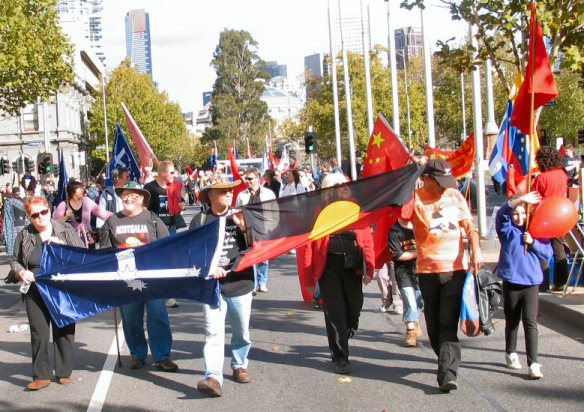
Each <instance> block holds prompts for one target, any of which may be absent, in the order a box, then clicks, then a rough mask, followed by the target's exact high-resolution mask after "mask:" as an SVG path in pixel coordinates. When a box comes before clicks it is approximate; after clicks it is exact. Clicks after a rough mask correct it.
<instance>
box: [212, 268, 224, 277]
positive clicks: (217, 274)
mask: <svg viewBox="0 0 584 412" xmlns="http://www.w3.org/2000/svg"><path fill="white" fill-rule="evenodd" d="M226 276H227V272H226V271H225V269H223V268H217V271H216V272H215V273H213V274H212V275H211V277H212V278H213V279H221V278H224V277H226Z"/></svg>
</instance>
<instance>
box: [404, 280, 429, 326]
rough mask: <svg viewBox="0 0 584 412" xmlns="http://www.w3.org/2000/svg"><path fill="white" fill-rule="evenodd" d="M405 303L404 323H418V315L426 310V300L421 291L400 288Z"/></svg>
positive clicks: (409, 287)
mask: <svg viewBox="0 0 584 412" xmlns="http://www.w3.org/2000/svg"><path fill="white" fill-rule="evenodd" d="M399 291H400V293H401V296H402V301H403V303H404V315H403V321H404V322H417V321H418V314H419V312H420V311H421V310H423V309H424V300H423V299H422V292H420V289H418V288H413V287H411V286H408V287H405V288H399Z"/></svg>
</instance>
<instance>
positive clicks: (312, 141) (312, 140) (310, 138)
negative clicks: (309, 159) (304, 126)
mask: <svg viewBox="0 0 584 412" xmlns="http://www.w3.org/2000/svg"><path fill="white" fill-rule="evenodd" d="M304 150H305V151H306V154H312V153H316V135H315V134H314V133H313V132H307V133H306V134H305V135H304Z"/></svg>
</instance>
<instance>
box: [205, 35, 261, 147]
mask: <svg viewBox="0 0 584 412" xmlns="http://www.w3.org/2000/svg"><path fill="white" fill-rule="evenodd" d="M262 65H263V62H262V61H261V60H260V58H259V56H258V55H257V42H256V41H255V40H254V39H253V38H252V37H251V35H250V34H249V33H248V32H246V31H243V30H239V31H238V30H230V29H226V30H225V31H223V32H222V33H221V34H220V35H219V43H218V44H217V47H216V49H215V53H214V54H213V60H212V61H211V66H212V67H213V68H214V69H215V72H216V73H217V79H216V80H215V84H214V85H213V95H212V97H211V102H212V104H211V115H212V119H213V126H212V127H211V128H209V129H207V131H206V132H205V135H204V136H203V142H205V143H208V142H210V141H212V140H220V142H218V143H223V145H222V146H226V144H227V143H232V142H234V141H235V143H236V144H238V145H246V144H247V142H248V141H249V142H250V144H251V146H252V147H254V148H256V147H259V146H260V143H262V142H263V138H264V136H265V134H266V132H267V128H268V120H269V116H268V106H267V105H266V103H265V102H263V101H262V100H260V97H261V95H262V93H263V92H264V83H263V82H261V81H258V78H259V77H261V76H262V74H261V73H260V71H261V67H262Z"/></svg>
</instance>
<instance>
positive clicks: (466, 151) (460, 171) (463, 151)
mask: <svg viewBox="0 0 584 412" xmlns="http://www.w3.org/2000/svg"><path fill="white" fill-rule="evenodd" d="M474 157H475V142H474V133H471V134H470V136H469V137H468V138H467V139H466V140H465V141H464V143H463V144H462V145H461V146H460V147H459V148H458V150H456V151H455V152H454V153H452V154H451V155H450V156H448V157H447V158H446V161H448V162H449V163H450V164H451V165H452V174H453V175H454V177H455V178H457V179H459V178H461V177H463V176H464V175H466V174H468V173H469V172H470V170H471V169H472V165H473V164H474Z"/></svg>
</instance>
